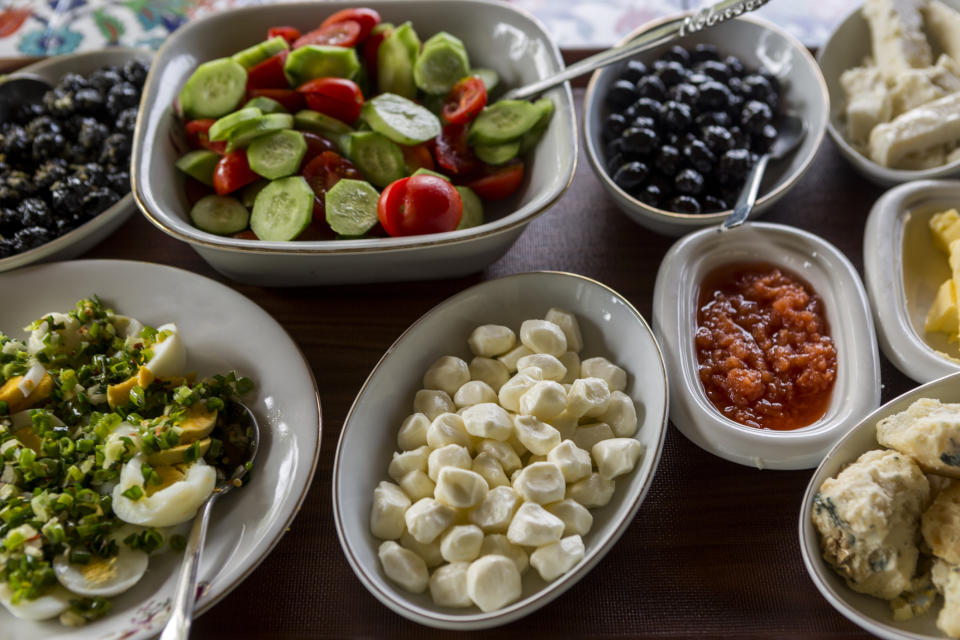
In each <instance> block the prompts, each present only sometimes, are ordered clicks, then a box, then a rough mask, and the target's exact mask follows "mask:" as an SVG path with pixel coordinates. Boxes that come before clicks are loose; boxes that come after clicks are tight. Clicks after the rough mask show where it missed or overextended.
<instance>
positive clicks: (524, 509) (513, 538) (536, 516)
mask: <svg viewBox="0 0 960 640" xmlns="http://www.w3.org/2000/svg"><path fill="white" fill-rule="evenodd" d="M563 529H564V524H563V520H561V519H560V518H558V517H557V516H555V515H553V514H552V513H550V512H549V511H547V510H546V509H544V508H543V507H542V506H540V505H539V504H537V503H536V502H524V503H523V504H522V505H520V508H519V509H517V512H516V513H515V514H514V516H513V520H511V521H510V526H509V527H507V540H509V541H510V542H512V543H513V544H518V545H520V546H523V547H540V546H543V545H545V544H550V543H551V542H556V541H557V540H559V539H560V538H561V536H563Z"/></svg>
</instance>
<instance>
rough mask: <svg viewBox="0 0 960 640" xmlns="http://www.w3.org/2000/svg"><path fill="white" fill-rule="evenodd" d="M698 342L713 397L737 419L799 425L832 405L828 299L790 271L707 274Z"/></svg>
mask: <svg viewBox="0 0 960 640" xmlns="http://www.w3.org/2000/svg"><path fill="white" fill-rule="evenodd" d="M694 342H695V344H696V349H697V362H698V364H699V375H700V381H701V382H702V383H703V387H704V390H705V391H706V393H707V397H709V398H710V401H711V402H712V403H713V405H714V406H715V407H716V408H717V409H718V410H719V411H720V413H722V414H723V415H724V416H726V417H727V418H730V419H731V420H734V421H736V422H739V423H740V424H744V425H747V426H750V427H756V428H760V429H776V430H790V429H797V428H800V427H805V426H807V425H810V424H812V423H814V422H816V421H817V420H818V419H819V418H820V417H821V416H823V414H824V413H825V412H826V410H827V407H828V406H829V404H830V395H831V392H832V390H833V383H834V381H835V380H836V377H837V350H836V348H835V347H834V344H833V340H831V339H830V337H829V327H828V325H827V319H826V316H825V314H824V311H823V301H822V300H821V299H820V297H819V296H817V295H816V293H815V292H814V291H813V289H812V288H811V287H810V286H809V285H808V284H807V283H806V282H804V281H803V280H801V279H800V278H799V277H798V276H796V275H794V274H792V273H790V272H789V271H787V270H785V269H782V268H780V267H776V266H774V265H771V264H766V263H739V264H731V265H725V266H723V267H720V268H719V269H716V270H714V271H712V272H711V273H709V274H708V275H707V276H706V278H704V280H703V283H702V284H701V286H700V296H699V300H698V306H697V332H696V335H695V337H694Z"/></svg>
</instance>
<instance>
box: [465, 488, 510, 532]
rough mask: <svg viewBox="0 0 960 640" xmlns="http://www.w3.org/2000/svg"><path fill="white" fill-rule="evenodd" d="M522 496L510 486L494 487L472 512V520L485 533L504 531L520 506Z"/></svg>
mask: <svg viewBox="0 0 960 640" xmlns="http://www.w3.org/2000/svg"><path fill="white" fill-rule="evenodd" d="M520 502H521V500H520V496H519V495H517V492H516V491H514V490H513V489H511V488H510V487H494V488H493V489H491V490H490V491H489V492H487V495H486V497H485V498H484V499H483V501H482V502H481V503H480V504H479V505H477V508H476V509H474V510H473V511H471V512H470V522H472V523H473V524H475V525H477V526H478V527H480V528H481V529H483V532H484V533H504V532H506V530H507V527H508V526H509V525H510V521H511V520H512V519H513V514H514V513H516V511H517V508H518V507H519V506H520Z"/></svg>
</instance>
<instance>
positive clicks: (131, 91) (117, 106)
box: [107, 82, 140, 118]
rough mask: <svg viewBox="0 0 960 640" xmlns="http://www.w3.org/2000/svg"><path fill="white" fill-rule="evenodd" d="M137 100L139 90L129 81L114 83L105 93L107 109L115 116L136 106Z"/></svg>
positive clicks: (138, 99)
mask: <svg viewBox="0 0 960 640" xmlns="http://www.w3.org/2000/svg"><path fill="white" fill-rule="evenodd" d="M139 102H140V92H139V91H137V88H136V87H135V86H133V85H132V84H130V83H129V82H121V83H120V84H118V85H114V86H113V87H110V91H109V92H108V93H107V111H109V112H110V115H112V116H113V117H115V118H116V117H119V115H120V114H121V113H122V112H123V111H125V110H127V109H129V108H131V107H136V106H137V104H139Z"/></svg>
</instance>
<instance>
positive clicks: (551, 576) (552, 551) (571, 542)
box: [530, 535, 584, 582]
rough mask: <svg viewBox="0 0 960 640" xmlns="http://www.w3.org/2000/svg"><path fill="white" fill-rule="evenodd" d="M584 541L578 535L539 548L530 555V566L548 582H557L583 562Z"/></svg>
mask: <svg viewBox="0 0 960 640" xmlns="http://www.w3.org/2000/svg"><path fill="white" fill-rule="evenodd" d="M583 552H584V549H583V540H582V539H581V538H580V536H578V535H572V536H567V537H566V538H563V539H561V540H558V541H557V542H554V543H551V544H547V545H544V546H542V547H539V548H538V549H537V550H536V551H534V552H533V553H531V554H530V564H531V565H532V566H533V568H534V569H536V570H537V573H539V574H540V577H541V578H543V579H544V580H546V581H547V582H552V581H553V580H556V579H557V578H559V577H560V576H562V575H563V574H564V573H566V572H567V571H569V570H570V569H572V568H573V566H574V565H576V564H577V563H578V562H580V561H581V560H583Z"/></svg>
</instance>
